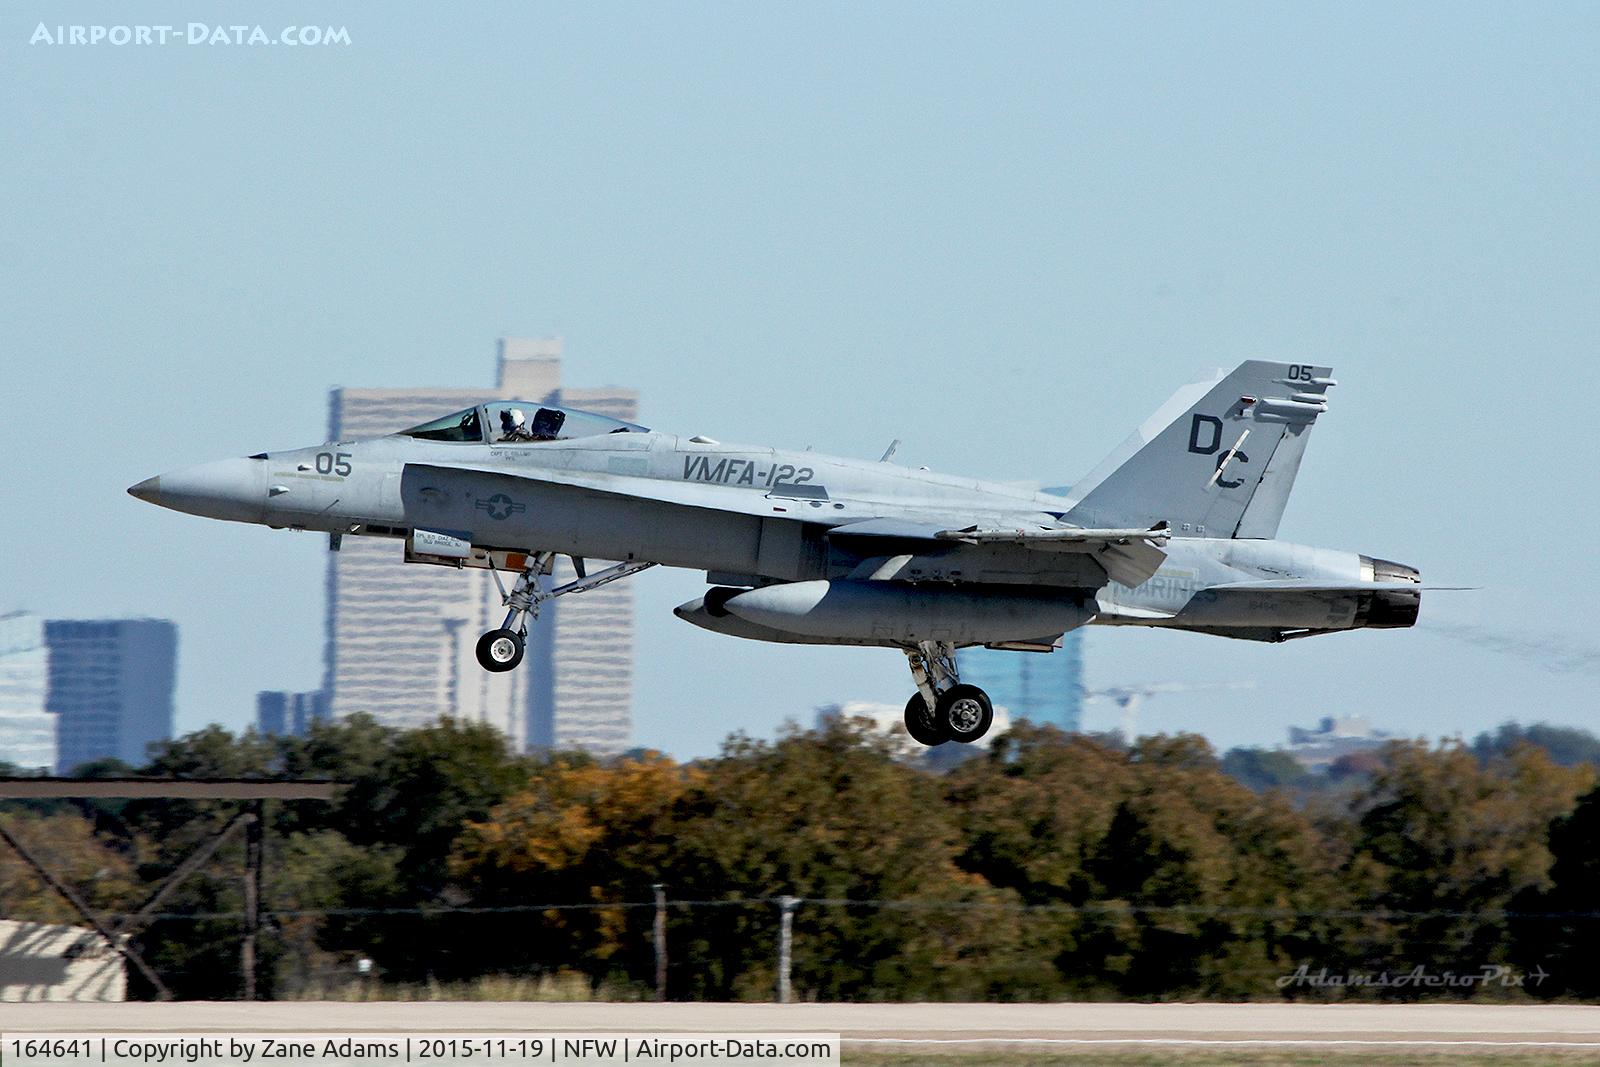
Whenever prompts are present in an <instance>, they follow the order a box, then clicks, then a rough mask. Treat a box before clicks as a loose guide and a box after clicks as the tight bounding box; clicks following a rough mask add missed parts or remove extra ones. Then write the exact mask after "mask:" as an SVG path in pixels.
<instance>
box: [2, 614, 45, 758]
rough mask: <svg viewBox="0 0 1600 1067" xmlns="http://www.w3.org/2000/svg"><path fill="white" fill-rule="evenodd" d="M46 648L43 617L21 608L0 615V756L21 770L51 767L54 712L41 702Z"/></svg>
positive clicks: (43, 691) (43, 688)
mask: <svg viewBox="0 0 1600 1067" xmlns="http://www.w3.org/2000/svg"><path fill="white" fill-rule="evenodd" d="M49 688H50V651H49V649H48V647H47V646H46V645H45V641H44V620H43V619H41V618H40V617H39V616H37V615H29V614H27V613H26V612H13V613H11V614H9V615H0V762H5V763H9V764H11V765H12V766H13V767H18V768H21V769H22V770H29V771H32V770H39V769H41V768H42V769H44V770H54V769H55V765H56V717H55V716H54V715H51V714H50V712H49V711H47V710H46V708H45V696H46V694H47V693H48V692H49Z"/></svg>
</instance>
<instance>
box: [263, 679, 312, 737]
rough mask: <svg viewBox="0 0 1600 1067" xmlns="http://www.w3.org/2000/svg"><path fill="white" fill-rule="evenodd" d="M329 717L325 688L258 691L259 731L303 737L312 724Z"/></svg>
mask: <svg viewBox="0 0 1600 1067" xmlns="http://www.w3.org/2000/svg"><path fill="white" fill-rule="evenodd" d="M327 717H328V700H327V697H326V696H325V695H324V694H323V692H322V690H320V689H314V690H312V691H311V692H309V693H286V692H284V691H283V690H281V689H267V690H262V691H261V692H259V693H257V694H256V732H257V733H260V734H265V735H266V736H268V737H281V736H283V735H288V736H290V737H304V736H306V734H307V733H309V732H310V730H311V724H312V723H314V722H321V721H323V720H324V719H326V718H327Z"/></svg>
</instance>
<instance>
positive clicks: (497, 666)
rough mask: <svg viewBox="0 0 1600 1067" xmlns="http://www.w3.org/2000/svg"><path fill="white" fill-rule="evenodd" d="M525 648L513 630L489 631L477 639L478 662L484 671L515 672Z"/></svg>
mask: <svg viewBox="0 0 1600 1067" xmlns="http://www.w3.org/2000/svg"><path fill="white" fill-rule="evenodd" d="M525 651H527V646H526V644H525V643H524V642H523V640H522V635H521V634H519V633H517V632H516V631H515V630H490V631H489V632H488V633H486V634H484V635H483V636H482V637H480V638H478V662H479V663H480V664H482V665H483V669H484V670H486V671H494V672H495V673H496V674H498V673H500V672H501V671H509V670H515V669H516V666H517V664H519V663H521V662H522V654H523V653H524V652H525Z"/></svg>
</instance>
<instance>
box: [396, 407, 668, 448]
mask: <svg viewBox="0 0 1600 1067" xmlns="http://www.w3.org/2000/svg"><path fill="white" fill-rule="evenodd" d="M400 432H401V434H402V435H403V436H405V437H415V438H418V439H420V440H423V441H475V442H483V441H489V442H491V443H494V444H500V443H518V442H521V443H531V442H538V441H567V440H570V439H572V438H574V437H598V436H600V435H601V434H608V433H649V432H650V431H649V430H647V429H645V428H644V427H643V426H639V425H637V424H635V423H631V422H623V421H622V420H621V419H613V418H611V417H610V416H608V415H596V414H595V413H594V412H592V411H579V410H578V409H577V408H561V407H552V406H551V405H549V404H533V403H529V402H527V401H523V400H495V401H492V402H490V403H488V404H482V405H479V406H478V407H471V408H467V409H466V410H465V411H458V412H456V413H455V414H453V415H446V416H445V417H444V418H442V419H434V420H433V421H432V422H425V423H423V424H422V425H421V426H413V427H411V429H409V430H401V431H400Z"/></svg>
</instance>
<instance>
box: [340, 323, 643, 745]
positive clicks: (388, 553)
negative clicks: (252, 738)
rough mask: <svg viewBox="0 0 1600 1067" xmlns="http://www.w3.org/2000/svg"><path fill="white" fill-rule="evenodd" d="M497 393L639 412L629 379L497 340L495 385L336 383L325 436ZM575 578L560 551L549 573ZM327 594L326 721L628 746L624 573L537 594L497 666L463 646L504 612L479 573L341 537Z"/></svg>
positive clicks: (614, 412)
mask: <svg viewBox="0 0 1600 1067" xmlns="http://www.w3.org/2000/svg"><path fill="white" fill-rule="evenodd" d="M496 398H509V399H519V400H527V401H530V402H531V403H535V404H538V403H560V404H563V405H566V406H569V407H576V408H582V409H585V410H588V411H594V412H597V413H599V414H602V415H610V416H613V417H615V418H620V419H628V420H632V419H633V418H634V417H635V415H636V412H637V409H638V395H637V394H636V393H635V392H633V391H632V390H629V389H610V388H608V389H563V388H562V386H561V343H560V341H558V340H554V339H525V338H512V337H507V338H503V339H502V340H501V341H500V345H499V359H498V373H497V376H496V383H495V385H494V386H493V387H492V388H471V389H462V388H409V389H335V390H334V391H333V393H332V395H331V397H330V411H329V420H328V435H329V439H330V440H342V439H349V438H356V437H368V436H376V435H379V434H385V433H392V432H394V431H396V430H402V429H405V428H407V427H410V426H414V425H417V424H419V423H422V422H426V421H428V420H429V419H433V418H437V417H438V416H440V415H446V414H449V413H450V412H452V411H455V410H458V409H460V408H464V407H468V406H469V405H472V404H475V403H478V402H480V401H482V400H488V399H496ZM528 547H529V548H537V547H539V546H537V545H530V546H528ZM572 576H573V575H572V571H571V567H570V564H569V563H568V561H566V560H562V561H561V562H560V563H559V564H558V565H557V567H556V572H555V574H554V575H553V580H554V581H555V582H558V583H559V582H563V581H567V580H570V579H571V577H572ZM508 582H509V579H508ZM327 604H328V608H327V610H328V618H327V633H328V642H327V649H326V664H327V670H326V675H325V677H324V690H325V692H326V693H327V698H328V705H327V706H328V712H329V714H330V715H331V716H332V717H333V718H343V717H345V716H348V715H352V714H355V713H357V712H367V713H369V714H371V715H373V716H375V717H376V718H377V719H379V720H380V721H381V722H384V723H387V724H389V725H392V726H421V725H424V724H426V723H430V722H433V721H435V720H436V719H438V718H439V717H440V716H451V717H454V718H456V719H461V720H465V721H469V722H481V723H487V724H489V725H491V726H494V727H495V728H496V729H498V730H501V731H502V732H504V733H505V734H506V735H507V737H509V738H510V739H511V742H512V745H513V747H515V748H517V749H519V750H520V749H523V748H584V749H587V750H589V751H591V752H594V753H596V754H599V755H610V754H615V753H620V752H622V751H625V750H626V749H627V748H628V746H629V737H630V734H631V730H632V703H633V594H632V592H631V590H630V589H629V587H628V584H627V583H626V582H616V583H614V584H612V585H609V586H606V587H604V588H601V589H597V590H594V591H591V592H588V593H584V594H582V595H581V596H575V597H564V598H561V599H559V600H556V601H552V602H550V603H547V604H545V605H544V606H543V609H542V613H541V616H540V618H539V621H538V622H537V623H536V624H535V625H534V627H533V628H532V629H531V630H530V632H529V642H528V653H527V658H526V660H525V661H524V663H523V665H522V667H520V668H519V669H518V670H515V671H512V672H510V673H507V674H491V673H489V672H487V671H485V670H483V669H482V668H481V667H479V666H478V663H477V660H476V658H475V656H474V652H473V649H474V646H475V645H476V643H477V640H478V636H479V635H480V634H482V633H483V632H484V631H486V630H490V629H493V628H494V627H496V626H498V625H500V620H501V619H502V618H503V617H504V614H505V610H504V608H503V607H502V606H501V603H500V595H499V592H498V590H497V589H496V586H495V584H494V581H493V579H492V577H491V576H490V575H489V574H488V573H487V572H485V571H479V570H461V571H458V570H453V569H447V568H442V567H428V566H417V565H410V566H407V565H405V564H404V563H402V561H401V546H400V544H399V543H398V542H396V541H388V540H379V539H375V538H349V539H347V540H346V541H345V542H344V544H343V546H342V549H341V551H339V552H336V553H330V555H329V564H328V598H327Z"/></svg>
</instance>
